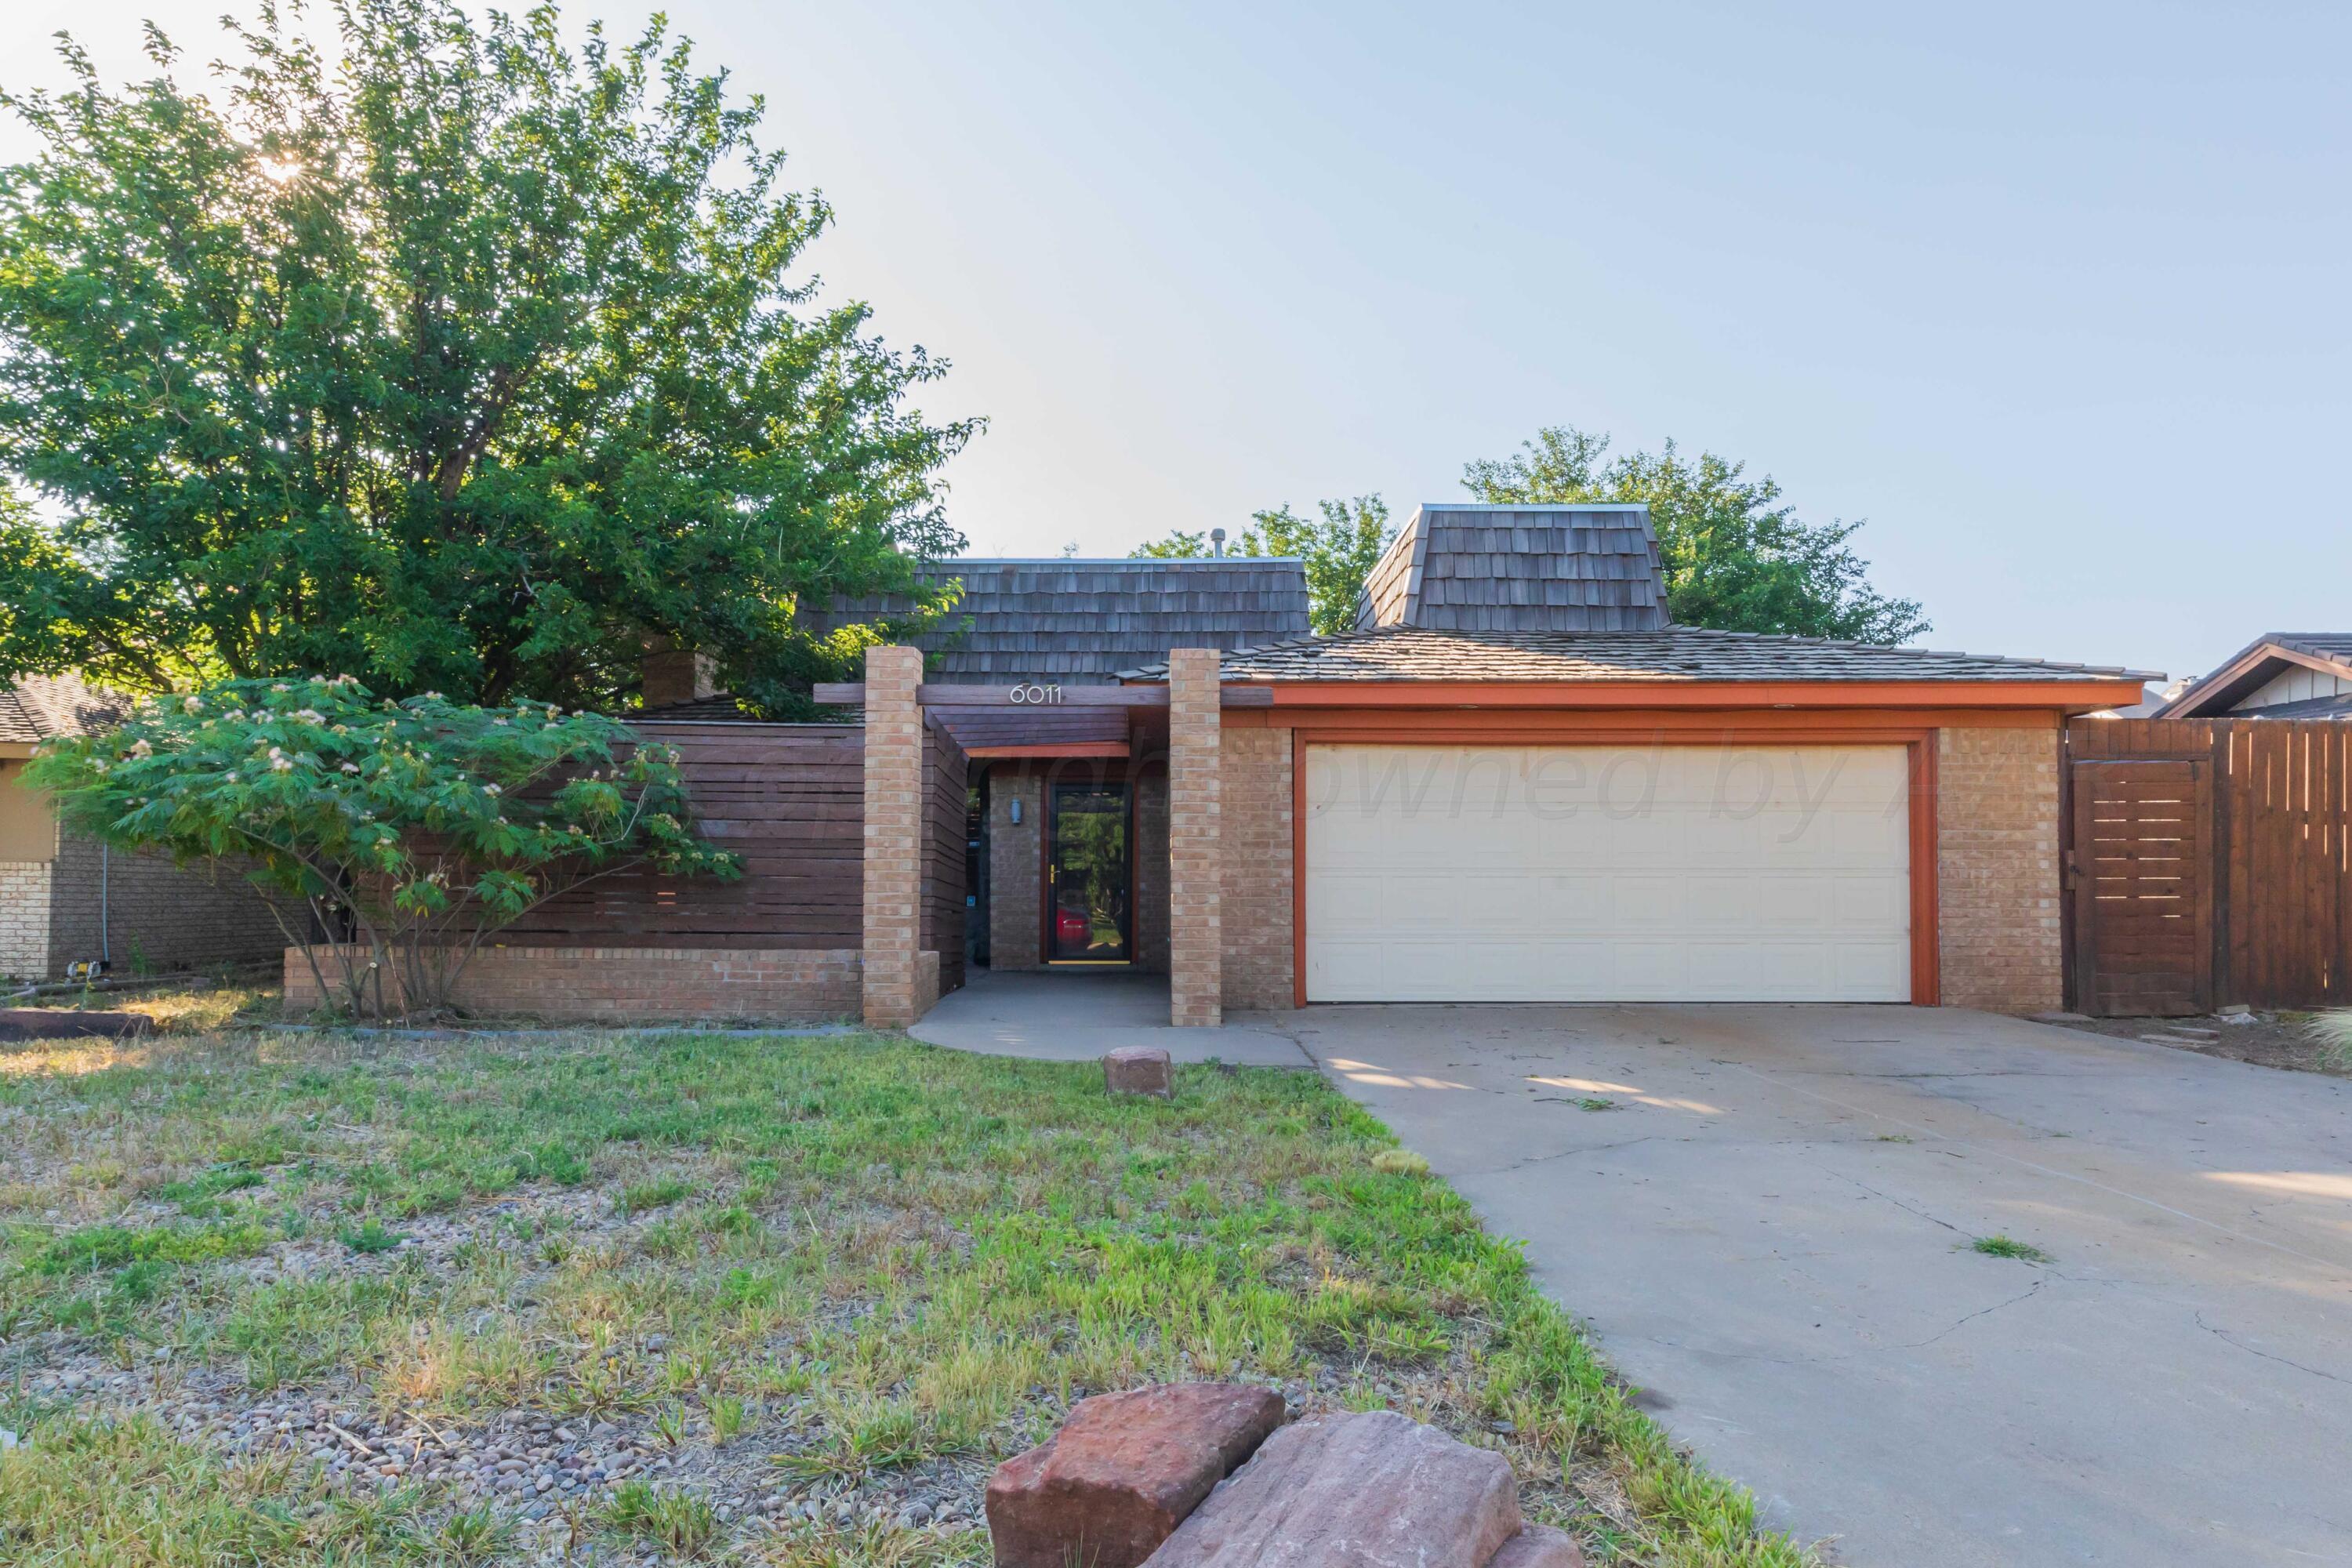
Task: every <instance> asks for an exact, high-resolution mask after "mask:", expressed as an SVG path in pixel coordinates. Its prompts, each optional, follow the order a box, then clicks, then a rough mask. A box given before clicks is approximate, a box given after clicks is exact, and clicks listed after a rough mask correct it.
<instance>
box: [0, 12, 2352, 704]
mask: <svg viewBox="0 0 2352 1568" xmlns="http://www.w3.org/2000/svg"><path fill="white" fill-rule="evenodd" d="M229 3H230V0H145V3H143V4H142V3H140V0H72V3H70V4H68V3H65V0H16V4H15V5H11V6H9V7H6V8H5V16H0V81H5V83H6V84H7V85H8V86H9V87H11V88H19V87H24V86H27V85H31V84H33V83H35V82H37V81H41V80H48V79H55V78H56V76H57V74H58V73H57V70H56V68H55V66H54V65H53V64H52V63H51V62H50V60H49V59H48V58H47V49H46V43H45V39H46V36H47V33H49V32H50V31H51V30H53V29H54V28H56V27H58V26H71V27H73V28H74V29H75V30H76V32H77V33H78V35H79V36H80V37H82V39H83V40H84V42H85V43H86V44H88V45H89V47H91V48H92V49H93V51H94V52H95V53H96V54H97V55H98V57H99V58H100V62H101V65H102V66H103V67H105V68H107V69H108V70H109V72H110V74H119V73H120V72H121V71H122V70H125V69H128V68H131V67H132V66H133V65H135V64H136V61H135V59H134V58H133V57H132V53H131V47H132V45H133V44H134V43H135V37H136V35H135V30H134V26H133V24H134V21H135V19H136V18H137V17H139V16H149V15H152V16H157V17H158V18H160V19H162V20H163V22H164V23H165V25H166V26H167V27H168V28H169V29H170V30H172V31H173V32H174V33H175V34H176V35H177V36H179V37H180V38H181V39H182V41H183V42H184V43H185V44H187V45H189V46H191V48H190V52H191V54H193V55H195V56H196V57H197V58H209V57H210V55H211V54H212V53H213V52H214V51H215V48H216V46H215V43H214V42H213V34H212V29H211V18H212V17H213V16H215V15H216V14H217V13H218V12H220V11H221V10H223V9H225V8H227V6H228V4H229ZM647 9H649V7H645V6H642V5H632V6H617V5H616V6H612V7H608V8H606V9H604V10H603V11H602V12H601V13H597V12H593V11H591V10H587V9H575V10H574V11H573V15H574V16H575V17H580V18H584V17H585V16H589V15H592V14H601V15H604V16H606V17H607V18H608V19H609V20H611V21H613V22H614V23H615V24H625V25H627V26H628V27H631V28H633V27H634V25H635V23H636V22H637V21H638V20H640V19H641V18H642V17H643V16H644V15H645V13H646V10H647ZM669 9H670V15H671V16H672V17H673V19H674V21H675V22H676V23H677V26H679V28H680V29H681V30H683V31H684V32H686V33H688V35H690V36H691V37H694V38H695V39H697V40H698V44H699V45H700V47H701V50H702V54H703V58H705V59H706V60H707V61H709V62H710V63H714V64H717V63H725V64H727V65H729V66H730V67H732V68H733V70H734V72H735V78H736V81H737V83H738V84H739V85H740V88H742V89H744V90H746V91H751V90H756V91H760V92H762V93H764V94H765V95H766V96H767V98H768V100H769V103H770V106H771V110H772V118H771V121H770V124H771V135H772V139H773V140H775V141H777V142H781V143H782V144H783V145H784V146H786V147H787V148H788V149H790V151H791V152H792V153H793V172H794V174H795V176H796V178H797V180H798V182H800V183H801V184H806V185H814V186H818V187H821V188H822V189H823V190H824V193H825V194H826V195H827V196H829V197H830V198H831V199H832V200H833V201H834V203H835V205H837V206H838V208H839V211H840V226H839V228H838V230H837V231H836V232H835V234H834V235H832V236H831V237H828V238H827V239H825V240H824V242H823V243H822V245H821V246H820V247H818V249H817V251H816V253H815V256H814V261H815V265H816V267H817V269H818V270H819V271H820V272H822V273H823V274H824V278H825V279H826V282H827V285H828V287H829V289H832V290H833V291H835V293H837V294H840V293H845V294H853V295H856V296H858V297H862V298H865V299H867V300H871V301H872V302H873V304H874V305H875V307H876V309H877V324H878V326H879V328H880V330H881V331H883V332H884V333H885V334H886V335H887V336H888V337H890V338H892V339H893V340H895V341H898V342H919V343H921V344H923V345H925V346H926V347H928V348H929V349H930V350H931V351H933V352H934V353H940V354H944V355H946V356H948V357H949V358H950V359H951V360H952V361H953V362H954V364H955V373H954V374H953V376H952V377H951V378H950V380H949V381H948V382H947V383H945V384H943V385H940V386H937V387H934V388H932V389H930V391H929V395H928V396H927V398H926V399H925V402H926V404H927V405H928V406H929V407H930V408H932V409H934V410H935V411H937V412H939V413H941V414H947V413H955V414H964V413H981V414H986V415H987V416H990V418H991V419H992V422H993V426H992V429H991V430H990V432H989V433H988V434H987V435H986V436H985V437H982V439H981V440H980V441H979V442H977V443H976V444H975V445H974V447H972V448H971V451H970V452H969V453H968V454H967V455H966V456H964V457H963V458H961V459H960V460H959V461H958V462H957V464H956V465H955V467H954V468H953V469H952V471H951V473H950V479H951V481H952V483H953V486H954V493H953V496H952V498H951V503H950V504H951V511H952V515H953V516H954V518H955V520H956V521H957V522H958V523H959V525H960V526H961V528H962V529H963V531H965V533H967V534H968V535H969V536H970V537H971V543H972V547H973V549H974V551H975V552H985V553H1053V552H1057V551H1058V550H1059V549H1060V548H1061V546H1062V545H1064V544H1065V543H1066V542H1071V541H1076V542H1078V543H1079V544H1080V545H1081V546H1082V547H1083V548H1084V549H1085V551H1086V552H1087V553H1090V554H1092V553H1123V552H1126V551H1127V550H1128V549H1129V547H1131V546H1132V545H1133V544H1135V543H1136V542H1139V541H1140V540H1142V539H1144V538H1146V537H1149V536H1152V535H1156V534H1159V533H1161V532H1164V531H1167V530H1169V529H1171V528H1175V527H1184V528H1194V529H1197V528H1203V527H1207V526H1211V525H1214V524H1218V523H1223V524H1226V525H1228V526H1234V525H1238V524H1239V523H1240V522H1241V521H1244V518H1245V516H1246V514H1247V513H1248V512H1249V511H1250V510H1253V509H1255V508H1258V507H1265V506H1271V505H1275V504H1277V503H1281V502H1285V501H1287V502H1290V503H1292V504H1295V505H1305V504H1307V503H1309V502H1311V501H1312V500H1315V499H1316V498H1317V497H1318V496H1329V495H1339V494H1356V493H1360V492H1365V491H1373V490H1377V491H1380V492H1381V493H1382V494H1384V495H1385V496H1387V497H1388V498H1389V500H1391V503H1393V504H1394V505H1395V506H1396V508H1397V510H1398V513H1399V515H1400V516H1402V515H1403V514H1404V513H1405V512H1407V511H1409V510H1410V509H1411V506H1412V503H1413V502H1414V501H1416V500H1443V499H1447V498H1454V497H1458V496H1460V494H1461V493H1462V492H1461V489H1460V470H1461V466H1462V464H1463V463H1464V462H1465V460H1466V459H1469V458H1481V457H1497V456H1501V455H1504V454H1506V453H1507V452H1509V451H1510V450H1511V449H1512V448H1513V447H1515V446H1516V445H1517V443H1518V442H1519V441H1520V440H1521V439H1522V438H1524V437H1527V436H1528V435H1530V434H1532V433H1533V432H1534V431H1535V429H1536V428H1537V427H1538V426H1541V425H1545V424H1553V423H1562V422H1566V423H1574V424H1578V425H1582V426H1587V427H1589V428H1597V429H1602V430H1608V431H1611V432H1613V433H1614V434H1615V436H1616V437H1617V438H1618V441H1619V444H1620V445H1621V447H1622V446H1644V447H1646V446H1650V445H1653V444H1654V443H1655V442H1657V441H1658V440H1660V439H1661V438H1663V437H1668V436H1672V437H1677V438H1678V439H1680V440H1681V441H1682V442H1683V443H1684V444H1685V446H1686V447H1693V448H1696V447H1710V448H1713V449H1715V450H1717V451H1720V452H1722V453H1724V454H1725V455H1726V456H1729V457H1738V458H1747V459H1748V461H1749V463H1750V464H1751V467H1752V468H1755V469H1758V470H1769V471H1770V472H1771V473H1773V474H1774V475H1776V476H1777V477H1778V478H1779V479H1780V480H1781V482H1782V483H1783V485H1785V486H1786V487H1787V489H1788V492H1789V494H1790V498H1791V499H1793V500H1795V501H1796V502H1798V504H1799V506H1800V508H1801V512H1802V514H1803V515H1805V516H1806V517H1808V518H1810V519H1814V520H1826V519H1828V518H1831V517H1839V516H1842V517H1845V518H1849V519H1851V518H1856V517H1866V518H1868V519H1869V520H1870V521H1869V526H1868V527H1867V528H1866V529H1864V531H1863V533H1862V535H1861V541H1860V542H1861V545H1862V547H1863V550H1864V553H1865V554H1866V555H1868V556H1869V557H1870V558H1871V559H1872V560H1873V561H1874V563H1875V571H1874V576H1875V579H1876V581H1877V582H1878V583H1879V584H1880V585H1882V586H1883V587H1885V588H1886V589H1888V590H1890V591H1893V592H1895V593H1900V594H1905V595H1912V596H1915V597H1917V598H1920V599H1923V600H1924V601H1926V604H1927V609H1928V612H1929V614H1930V615H1931V616H1932V617H1933V618H1934V620H1935V623H1936V629H1935V631H1934V632H1933V633H1932V634H1931V635H1930V636H1929V637H1927V638H1926V639H1925V640H1926V641H1927V643H1928V644H1929V645H1930V646H1935V647H1965V648H1968V649H1970V650H1975V651H1986V652H2001V653H2018V654H2038V655H2043V656H2047V657H2053V658H2080V659H2091V660H2098V661H2117V662H2126V663H2132V664H2137V665H2140V666H2143V667H2147V668H2158V669H2166V670H2169V671H2172V672H2174V673H2176V674H2178V673H2184V672H2190V671H2197V670H2201V669H2203V668H2206V667H2208V666H2209V665H2210V664H2211V663H2213V662H2214V661H2215V660H2216V659H2218V658H2220V657H2221V655H2223V654H2225V653H2227V652H2228V651H2230V650H2231V649H2233V648H2235V647H2238V646H2239V645H2240V644H2242V643H2243V642H2244V641H2246V640H2247V639H2248V638H2250V637H2252V636H2253V635H2254V634H2255V633H2257V632H2260V631H2263V630H2265V629H2279V628H2283V629H2290V630H2314V629H2339V630H2340V629H2347V628H2352V593H2347V578H2352V571H2347V568H2352V526H2347V525H2348V524H2352V503H2348V502H2347V494H2346V487H2345V485H2344V481H2343V480H2342V479H2341V477H2340V476H2339V475H2338V473H2337V472H2336V454H2337V453H2338V452H2339V451H2341V449H2342V448H2343V447H2344V443H2345V432H2346V427H2347V419H2346V415H2347V404H2352V392H2347V379H2348V378H2347V372H2352V353H2347V351H2352V290H2347V257H2352V204H2347V192H2352V179H2347V174H2352V167H2347V164H2352V91H2347V79H2346V69H2347V67H2346V62H2347V59H2352V8H2347V7H2346V6H2343V5H2309V6H2298V5H2196V6H2190V5H2163V4H2147V3H2139V4H2131V5H2123V4H2084V5H2046V4H2045V5H1979V6H1974V7H1963V8H1959V9H1954V8H1951V7H1937V8H1927V7H1918V6H1890V5H1843V6H1828V5H1822V6H1810V7H1786V6H1783V7H1764V6H1757V5H1667V4H1658V5H1635V6H1627V5H1607V6H1597V5H1596V6H1573V5H1542V6H1538V5H1525V6H1507V5H1488V6H1465V5H1448V6H1435V5H1423V6H1414V7H1388V6H1374V5H1333V6H1328V7H1326V6H1303V5H1302V6H1287V5H1265V4H1255V5H1223V4H1193V5H1182V6H1177V5H1150V6H1146V5H1027V6H996V5H991V6H974V5H876V4H840V3H834V4H824V5H776V4H766V3H762V4H756V5H755V4H750V3H747V0H687V3H684V4H679V5H673V6H671V7H670V8H669ZM1769 12H1777V13H1779V14H1778V15H1768V13H1769ZM23 146H24V143H23V139H22V136H21V133H20V132H16V131H15V130H14V129H13V128H12V129H10V130H7V131H5V132H0V156H4V155H8V154H12V153H21V152H22V151H23Z"/></svg>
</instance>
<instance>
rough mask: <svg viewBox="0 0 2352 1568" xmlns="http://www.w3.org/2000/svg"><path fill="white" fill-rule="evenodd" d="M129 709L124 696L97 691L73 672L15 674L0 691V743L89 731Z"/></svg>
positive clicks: (25, 742)
mask: <svg viewBox="0 0 2352 1568" xmlns="http://www.w3.org/2000/svg"><path fill="white" fill-rule="evenodd" d="M130 711H131V700H130V699H129V698H127V697H119V696H117V695H115V694H114V693H113V692H110V691H100V689H98V688H97V687H95V686H92V685H90V684H89V682H87V681H85V680H84V679H82V678H81V677H80V676H79V675H20V676H18V677H17V678H16V679H15V680H13V681H11V682H9V683H8V688H7V689H6V690H5V691H0V744H9V745H20V746H22V745H38V744H39V743H40V742H43V741H47V740H50V739H53V738H58V737H68V738H70V737H72V736H76V735H95V734H97V733H99V732H100V731H104V730H111V729H113V728H114V726H116V725H117V724H120V723H121V722H122V718H123V715H124V714H126V713H128V712H130Z"/></svg>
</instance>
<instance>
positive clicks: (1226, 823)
mask: <svg viewBox="0 0 2352 1568" xmlns="http://www.w3.org/2000/svg"><path fill="white" fill-rule="evenodd" d="M1290 768H1291V757H1290V731H1287V730H1227V731H1224V771H1223V780H1222V790H1223V794H1222V797H1221V810H1222V816H1223V837H1224V865H1225V874H1224V910H1223V932H1224V971H1225V973H1224V1001H1225V1005H1226V1006H1228V1007H1252V1008H1287V1007H1289V1006H1290V1005H1292V1002H1293V994H1292V991H1291V958H1292V947H1291V915H1292V907H1291V865H1292V862H1291V846H1290V835H1291V831H1292V824H1291V790H1290V785H1291V778H1290Z"/></svg>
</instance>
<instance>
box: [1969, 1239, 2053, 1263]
mask: <svg viewBox="0 0 2352 1568" xmlns="http://www.w3.org/2000/svg"><path fill="white" fill-rule="evenodd" d="M1969 1251H1971V1252H1981V1253H1983V1254H1984V1255H1985V1256H1986V1257H1987V1258H2015V1259H2017V1260H2018V1261H2019V1262H2020V1263H2053V1262H2055V1261H2056V1259H2055V1258H2052V1257H2051V1256H2050V1254H2048V1253H2046V1252H2044V1251H2042V1249H2041V1248H2040V1247H2035V1246H2033V1245H2032V1243H2031V1242H2023V1241H2020V1240H2018V1239H2017V1238H2016V1237H2009V1236H1980V1237H1977V1238H1976V1239H1975V1240H1974V1241H1972V1242H1970V1243H1969Z"/></svg>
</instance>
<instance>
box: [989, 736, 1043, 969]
mask: <svg viewBox="0 0 2352 1568" xmlns="http://www.w3.org/2000/svg"><path fill="white" fill-rule="evenodd" d="M1014 801H1019V802H1020V803H1021V820H1020V821H1019V822H1018V823H1015V822H1014V821H1013V802H1014ZM1044 804H1045V781H1044V780H1043V779H1042V778H1041V777H1040V776H1039V774H1038V773H1037V772H1036V770H1034V769H1033V768H1027V767H1024V766H1022V765H1020V764H1018V763H992V764H991V765H990V767H989V771H988V963H989V967H990V968H992V969H1034V968H1036V967H1037V963H1038V952H1037V943H1038V934H1037V933H1038V922H1039V921H1040V920H1041V919H1042V916H1041V914H1040V912H1039V906H1038V901H1037V900H1038V898H1039V896H1040V894H1039V890H1038V884H1039V881H1040V879H1042V878H1043V877H1044V876H1045V870H1044V862H1043V861H1042V860H1040V859H1039V858H1038V857H1039V856H1040V855H1041V854H1042V853H1043V840H1042V839H1040V838H1039V837H1038V835H1039V833H1040V832H1041V831H1042V830H1043V829H1042V824H1043V823H1044V822H1045V812H1044V811H1043V810H1042V809H1040V808H1041V807H1042V806H1043V805H1044Z"/></svg>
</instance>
